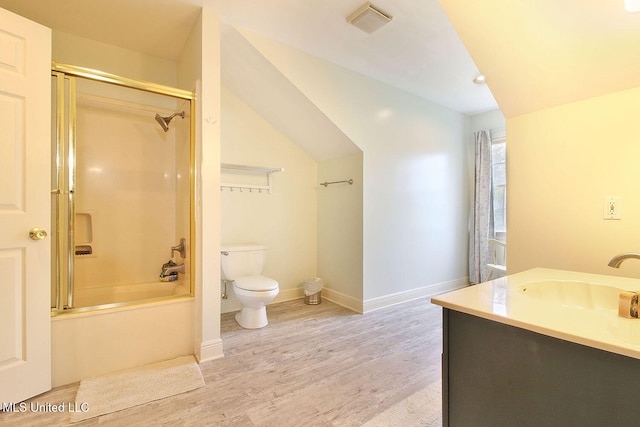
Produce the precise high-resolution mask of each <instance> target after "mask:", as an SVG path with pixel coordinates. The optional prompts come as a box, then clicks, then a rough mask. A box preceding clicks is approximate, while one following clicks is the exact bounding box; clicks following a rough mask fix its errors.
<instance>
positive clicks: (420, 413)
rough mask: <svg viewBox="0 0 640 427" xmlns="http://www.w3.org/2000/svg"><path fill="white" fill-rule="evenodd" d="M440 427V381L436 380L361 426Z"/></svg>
mask: <svg viewBox="0 0 640 427" xmlns="http://www.w3.org/2000/svg"><path fill="white" fill-rule="evenodd" d="M396 426H403V427H425V426H427V427H442V382H441V381H437V382H435V383H433V384H430V385H428V386H427V387H425V388H423V389H422V390H420V391H418V392H416V393H414V394H412V395H411V396H409V397H407V398H406V399H405V400H403V401H401V402H398V403H396V404H395V405H393V406H392V407H391V408H389V409H387V410H386V411H384V412H382V413H380V414H378V415H376V416H375V417H374V418H372V419H371V420H369V421H368V422H367V423H366V424H364V425H363V426H362V427H396Z"/></svg>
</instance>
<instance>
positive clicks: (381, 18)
mask: <svg viewBox="0 0 640 427" xmlns="http://www.w3.org/2000/svg"><path fill="white" fill-rule="evenodd" d="M392 19H393V17H392V16H391V15H389V14H388V13H387V12H385V11H383V10H382V9H380V8H378V7H376V6H374V5H372V4H371V3H369V2H367V3H365V4H363V5H362V6H361V7H359V8H358V10H356V11H355V12H353V13H352V14H351V15H349V17H348V18H347V22H349V23H350V24H351V25H354V26H356V27H358V28H360V29H361V30H362V31H365V32H367V33H373V32H374V31H376V30H378V29H380V28H381V27H383V26H384V25H386V24H388V23H389V22H391V20H392Z"/></svg>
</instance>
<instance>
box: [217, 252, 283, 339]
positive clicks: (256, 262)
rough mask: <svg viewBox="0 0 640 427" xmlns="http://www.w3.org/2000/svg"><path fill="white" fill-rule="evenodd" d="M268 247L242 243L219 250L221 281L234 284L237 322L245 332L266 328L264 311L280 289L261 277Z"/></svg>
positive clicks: (266, 278)
mask: <svg viewBox="0 0 640 427" xmlns="http://www.w3.org/2000/svg"><path fill="white" fill-rule="evenodd" d="M266 252H267V248H266V247H265V246H262V245H256V244H244V245H228V246H223V247H222V250H221V252H220V253H221V265H222V278H223V279H224V280H227V281H233V292H234V293H235V295H236V297H237V298H238V301H239V302H240V304H241V305H242V310H240V312H239V313H238V314H236V321H237V322H238V324H239V325H240V326H242V327H243V328H245V329H258V328H263V327H265V326H267V324H268V323H269V320H268V319H267V308H266V305H267V304H269V303H270V302H271V301H273V299H274V298H275V297H276V296H277V295H278V292H279V291H280V288H279V286H278V282H277V281H275V280H274V279H272V278H270V277H267V276H261V275H260V273H262V268H263V267H264V261H265V257H266Z"/></svg>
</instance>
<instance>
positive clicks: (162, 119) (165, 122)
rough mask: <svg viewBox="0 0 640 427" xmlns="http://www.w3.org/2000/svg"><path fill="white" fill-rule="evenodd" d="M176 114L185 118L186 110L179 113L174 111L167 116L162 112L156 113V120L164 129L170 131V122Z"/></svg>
mask: <svg viewBox="0 0 640 427" xmlns="http://www.w3.org/2000/svg"><path fill="white" fill-rule="evenodd" d="M175 116H180V117H182V118H183V119H184V111H180V112H179V113H173V114H172V115H170V116H167V117H162V116H161V115H160V114H157V113H156V121H157V122H158V123H160V126H162V129H163V130H164V131H165V132H168V131H169V122H171V120H173V118H174V117H175Z"/></svg>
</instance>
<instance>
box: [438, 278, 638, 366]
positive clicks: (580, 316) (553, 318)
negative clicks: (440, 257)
mask: <svg viewBox="0 0 640 427" xmlns="http://www.w3.org/2000/svg"><path fill="white" fill-rule="evenodd" d="M638 290H640V280H639V279H632V278H626V277H619V276H607V275H600V274H590V273H581V272H573V271H563V270H552V269H544V268H535V269H532V270H527V271H523V272H521V273H516V274H512V275H509V276H506V277H502V278H499V279H495V280H491V281H488V282H485V283H481V284H478V285H474V286H469V287H467V288H464V289H460V290H457V291H453V292H450V293H447V294H444V295H438V296H436V297H433V298H432V299H431V301H432V302H433V303H435V304H437V305H440V306H442V307H444V308H447V309H450V310H455V311H459V312H462V313H466V314H470V315H473V316H477V317H481V318H484V319H487V320H492V321H495V322H499V323H503V324H506V325H510V326H515V327H517V328H521V329H526V330H529V331H532V332H536V333H539V334H543V335H547V336H550V337H553V338H558V339H561V340H565V341H569V342H573V343H576V344H581V345H586V346H589V347H593V348H597V349H600V350H605V351H609V352H612V353H617V354H621V355H624V356H628V357H633V358H636V359H640V319H628V318H624V317H620V316H619V315H618V310H617V308H618V301H619V297H620V293H621V292H622V291H638Z"/></svg>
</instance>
